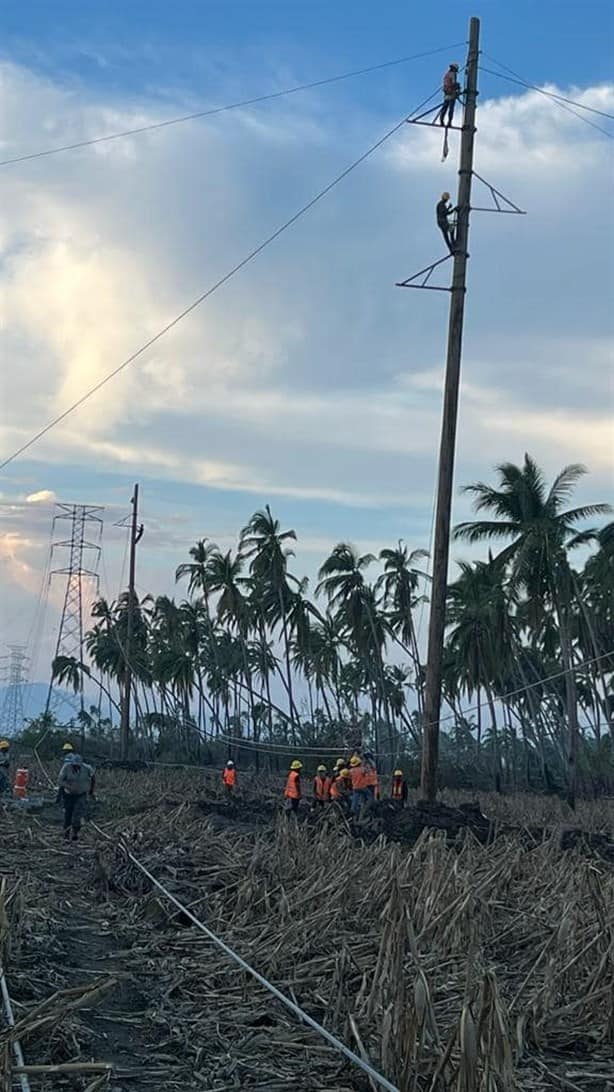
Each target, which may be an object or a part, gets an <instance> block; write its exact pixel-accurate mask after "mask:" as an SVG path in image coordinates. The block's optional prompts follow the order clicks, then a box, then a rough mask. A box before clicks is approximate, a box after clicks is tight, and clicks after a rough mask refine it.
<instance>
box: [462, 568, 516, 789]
mask: <svg viewBox="0 0 614 1092" xmlns="http://www.w3.org/2000/svg"><path fill="white" fill-rule="evenodd" d="M504 574H505V566H504V565H503V564H502V563H501V562H500V561H493V559H492V557H490V558H489V560H488V562H484V561H477V562H475V563H474V564H473V565H471V564H469V563H467V562H460V576H459V577H458V579H457V580H455V581H454V583H453V584H451V585H450V586H449V588H448V596H447V614H446V621H447V624H448V626H450V627H451V629H450V633H449V637H448V648H449V649H450V651H451V653H452V656H453V658H454V662H455V664H456V671H457V674H458V679H459V682H460V684H461V685H462V686H464V688H465V690H466V691H467V694H468V696H469V697H470V698H471V697H472V696H473V694H474V693H475V694H476V700H477V727H478V752H479V749H480V744H481V734H482V733H481V725H482V719H481V694H482V693H485V694H486V700H487V703H488V707H489V710H490V719H491V732H492V740H493V744H494V748H493V749H494V777H495V786H496V788H497V789H499V788H500V787H501V786H500V781H501V763H500V755H499V735H498V726H497V718H496V713H495V696H496V691H497V690H499V691H500V690H501V685H500V684H501V680H502V678H503V677H504V672H505V671H506V668H507V664H508V662H509V660H510V658H511V657H513V654H514V649H515V644H516V640H515V632H514V621H513V618H512V616H511V614H510V599H509V597H508V593H507V589H506V587H505V584H504Z"/></svg>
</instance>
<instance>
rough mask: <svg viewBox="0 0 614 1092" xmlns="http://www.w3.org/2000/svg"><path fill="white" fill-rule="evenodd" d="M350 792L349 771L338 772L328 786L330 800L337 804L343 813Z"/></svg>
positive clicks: (347, 804)
mask: <svg viewBox="0 0 614 1092" xmlns="http://www.w3.org/2000/svg"><path fill="white" fill-rule="evenodd" d="M351 792H352V781H351V777H350V771H349V770H346V769H345V768H343V769H340V770H339V771H338V774H337V776H336V777H335V778H334V779H333V780H332V782H331V786H330V798H331V800H332V801H333V803H335V804H339V805H340V807H342V808H343V810H344V811H346V810H347V808H348V806H349V802H350V793H351Z"/></svg>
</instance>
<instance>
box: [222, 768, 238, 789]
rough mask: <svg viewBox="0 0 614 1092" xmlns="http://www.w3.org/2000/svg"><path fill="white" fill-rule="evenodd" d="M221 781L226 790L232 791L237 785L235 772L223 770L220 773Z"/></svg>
mask: <svg viewBox="0 0 614 1092" xmlns="http://www.w3.org/2000/svg"><path fill="white" fill-rule="evenodd" d="M222 781H223V782H224V784H225V785H226V788H228V789H234V787H235V785H236V783H237V771H236V770H234V769H232V770H224V771H223V772H222Z"/></svg>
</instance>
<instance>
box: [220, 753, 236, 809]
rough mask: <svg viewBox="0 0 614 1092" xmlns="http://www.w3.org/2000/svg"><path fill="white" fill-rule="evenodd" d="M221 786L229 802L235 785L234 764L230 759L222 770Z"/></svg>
mask: <svg viewBox="0 0 614 1092" xmlns="http://www.w3.org/2000/svg"><path fill="white" fill-rule="evenodd" d="M222 784H223V786H224V788H225V789H226V795H227V797H228V799H229V800H230V797H231V796H232V795H233V793H234V791H235V788H236V784H237V770H236V767H235V764H234V762H232V760H231V759H229V760H228V762H227V763H226V765H225V766H224V769H223V770H222Z"/></svg>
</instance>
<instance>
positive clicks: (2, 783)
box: [0, 770, 10, 795]
mask: <svg viewBox="0 0 614 1092" xmlns="http://www.w3.org/2000/svg"><path fill="white" fill-rule="evenodd" d="M9 788H10V782H9V777H8V774H7V772H6V770H0V795H1V794H2V793H3V792H6V791H7V789H9Z"/></svg>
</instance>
